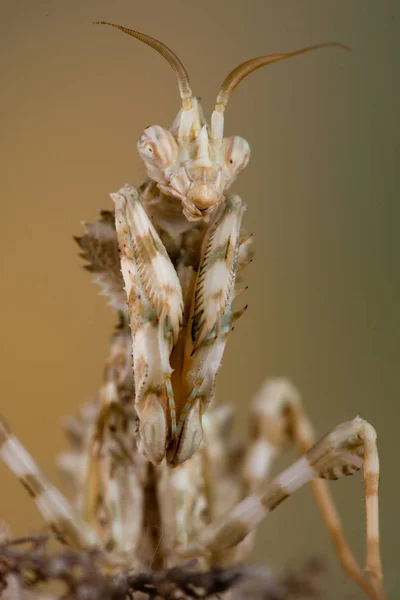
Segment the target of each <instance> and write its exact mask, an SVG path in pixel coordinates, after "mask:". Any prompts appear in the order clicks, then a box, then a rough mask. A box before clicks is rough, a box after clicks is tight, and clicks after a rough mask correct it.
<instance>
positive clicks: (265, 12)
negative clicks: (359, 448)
mask: <svg viewBox="0 0 400 600" xmlns="http://www.w3.org/2000/svg"><path fill="white" fill-rule="evenodd" d="M99 19H105V20H110V21H113V22H116V23H120V24H123V25H126V26H128V27H134V28H137V29H139V30H141V31H144V32H146V33H149V34H150V35H153V36H155V37H159V38H160V39H162V40H163V41H165V42H166V43H167V44H170V45H171V47H172V48H173V49H174V50H175V51H176V52H177V54H178V55H179V56H180V57H181V58H182V60H183V62H184V64H185V66H186V68H187V69H188V71H189V74H190V76H191V80H192V85H193V88H194V91H195V93H197V94H199V95H201V97H202V99H203V102H204V106H205V109H206V111H207V112H208V111H210V110H211V108H212V106H213V101H214V100H215V95H216V93H217V91H218V88H219V85H220V84H221V82H222V80H223V78H224V77H225V75H226V74H227V73H228V71H229V70H230V69H231V68H233V67H234V66H236V65H237V64H238V63H239V62H241V61H243V60H245V59H248V58H250V57H253V56H257V55H260V54H265V53H270V52H280V51H287V50H292V49H296V48H299V47H301V46H304V45H308V44H312V43H316V42H320V41H328V40H335V41H340V42H344V43H346V44H349V45H350V46H351V47H352V53H351V54H348V53H346V52H344V51H341V50H338V49H326V50H322V51H319V52H317V53H312V54H310V55H307V56H303V57H299V58H296V59H293V60H291V61H287V62H284V63H280V64H277V65H274V66H271V67H268V68H266V69H264V70H261V71H258V72H256V73H255V74H253V75H252V76H251V77H249V78H248V79H247V80H246V81H245V82H243V83H242V84H241V85H240V87H239V88H238V90H237V91H236V92H235V93H234V96H233V98H232V100H231V101H230V105H229V106H228V111H227V127H226V132H227V134H228V135H230V134H234V133H235V134H240V135H243V136H244V137H246V138H247V139H248V141H249V143H250V145H251V148H252V159H251V162H250V165H249V167H248V168H247V170H246V171H245V172H244V173H243V174H242V176H241V178H240V179H239V181H238V182H237V184H236V187H235V189H236V191H238V192H239V193H240V194H242V196H243V197H244V199H245V201H246V202H247V203H248V211H247V214H246V219H245V225H246V228H247V229H248V230H250V231H252V232H253V233H254V236H255V245H256V253H257V255H256V260H255V262H254V263H253V264H252V265H251V266H250V267H249V268H248V269H247V272H246V274H245V275H246V281H247V283H248V284H249V286H250V289H249V291H248V292H247V298H246V300H247V301H248V302H249V304H250V307H249V310H248V312H247V314H246V315H245V316H244V317H243V319H242V320H241V321H240V323H239V324H238V326H237V327H236V331H235V333H234V335H233V337H232V340H231V342H230V344H229V346H228V350H227V354H226V357H225V359H224V364H223V369H222V371H221V373H220V377H219V384H218V394H219V398H220V400H226V401H234V402H235V403H236V406H237V410H238V414H239V415H240V421H241V424H242V423H243V422H244V420H245V417H246V414H247V404H248V401H249V399H250V398H251V396H252V394H253V393H254V392H255V391H256V390H257V388H258V387H259V385H260V384H261V382H262V381H263V380H264V378H265V377H271V376H276V375H288V376H290V377H291V378H292V380H293V381H294V382H295V383H296V384H297V385H298V387H299V388H300V390H301V392H302V394H303V398H304V402H305V405H306V407H307V410H308V412H309V414H310V415H311V417H312V419H313V421H314V423H315V426H316V429H317V431H318V432H319V433H321V434H323V433H325V432H326V431H328V430H329V429H330V428H332V427H333V426H334V425H336V424H338V423H340V422H342V421H344V420H346V419H349V418H351V417H353V416H355V415H356V414H357V413H361V415H362V416H363V417H365V418H366V419H368V420H370V421H371V422H372V423H373V424H374V425H375V427H376V429H377V431H378V435H379V444H380V453H381V464H382V480H381V525H382V537H383V559H384V567H385V573H386V581H387V587H388V590H389V596H390V597H391V598H396V597H398V594H397V595H396V591H395V590H396V588H397V590H398V592H400V575H399V573H398V571H399V569H398V562H399V558H400V539H399V534H400V527H399V516H398V506H399V500H400V495H399V482H398V471H399V465H398V460H399V449H400V444H399V439H400V430H399V426H400V419H399V416H400V410H399V408H398V407H399V401H400V376H399V368H398V347H399V342H400V339H399V333H400V331H399V324H400V318H399V314H398V307H399V301H400V285H399V276H398V257H399V243H398V227H399V216H400V215H399V211H398V193H399V174H398V173H399V172H398V165H395V160H398V156H399V154H398V153H399V139H400V138H399V133H400V127H399V118H398V107H399V100H400V98H399V60H398V52H399V50H400V36H399V20H400V8H399V4H398V2H397V1H396V0H393V1H391V2H390V1H382V0H381V1H380V2H372V1H364V0H357V1H356V0H353V1H352V2H348V1H345V0H325V1H324V2H321V1H320V0H307V1H305V0H302V1H297V2H295V1H292V2H270V1H262V0H257V1H256V0H232V1H231V2H229V3H228V2H215V1H214V2H213V1H212V0H202V1H201V2H194V1H193V0H186V1H185V2H182V1H180V0H169V1H168V2H154V1H151V0H148V1H146V2H139V1H137V2H134V1H129V0H115V1H113V2H111V1H109V2H107V1H105V0H101V1H100V0H97V1H95V0H86V1H84V2H82V1H78V0H73V1H72V0H70V1H68V2H67V1H64V2H61V1H58V2H57V1H55V0H53V1H51V0H41V1H40V2H32V1H30V0H25V1H24V0H2V2H1V5H0V28H1V29H0V31H1V34H0V69H1V70H0V85H1V94H0V114H1V121H2V124H1V134H0V159H1V174H0V178H1V179H0V181H1V221H0V227H1V231H0V244H1V253H0V256H1V290H2V291H1V322H0V328H1V337H2V343H1V347H0V352H1V357H0V361H1V365H2V386H1V387H2V393H1V399H0V409H1V412H2V413H3V414H5V415H6V417H7V420H8V421H9V423H10V424H11V425H12V427H13V429H14V430H15V432H16V433H17V434H18V436H19V437H20V438H21V439H22V440H23V442H24V443H25V444H26V446H27V447H28V448H29V450H30V451H31V452H32V454H33V455H34V456H35V458H36V459H37V461H38V462H39V463H40V465H41V466H42V467H43V469H44V470H45V472H46V473H47V474H48V475H49V476H50V477H51V478H52V479H53V480H54V481H55V482H56V483H59V481H60V480H59V477H58V474H57V473H56V469H55V466H54V459H55V456H56V454H57V453H58V452H59V451H60V450H61V449H62V448H63V447H64V438H63V434H62V431H61V425H60V422H61V420H62V417H63V415H65V414H66V413H72V414H74V413H75V412H76V411H77V408H78V406H79V403H80V402H81V401H82V400H84V399H86V398H88V397H89V396H90V395H91V394H92V393H93V392H94V391H95V390H96V388H97V386H98V385H99V381H100V378H101V374H102V366H103V361H104V358H105V356H106V353H107V345H108V338H109V334H110V331H111V328H112V325H113V323H114V321H115V317H114V315H113V314H111V311H110V310H109V309H108V308H107V307H106V306H105V302H104V299H103V298H101V297H98V296H97V291H98V290H97V288H96V287H94V286H93V285H92V284H91V283H90V278H89V276H88V275H87V273H85V272H84V271H83V270H82V269H81V261H80V260H79V258H78V256H77V247H75V245H74V243H73V241H72V235H73V234H75V235H77V234H79V233H80V232H81V230H82V229H81V225H80V221H81V220H87V221H93V220H94V219H96V215H97V211H98V209H100V208H103V207H104V208H110V207H111V200H110V198H109V196H108V194H109V192H111V191H115V190H117V189H118V188H119V187H120V186H121V185H122V184H124V183H125V182H131V183H134V184H139V183H140V182H141V180H142V178H143V168H142V166H141V164H140V162H139V159H138V155H137V153H136V148H135V146H136V140H137V137H138V136H139V134H140V133H141V131H142V130H143V129H144V127H145V126H147V125H149V124H153V123H159V124H161V125H164V126H168V125H169V124H170V123H171V122H172V120H173V118H174V116H175V113H176V111H177V110H178V108H179V96H178V92H177V86H176V84H175V80H174V76H173V74H172V71H171V70H170V68H169V67H168V65H167V64H166V63H165V61H163V60H162V59H161V58H160V57H158V56H157V55H156V53H155V52H154V51H152V50H150V49H149V48H148V47H146V46H145V45H142V44H140V43H139V42H136V41H134V40H132V39H131V38H128V37H127V36H123V35H122V34H121V33H119V32H116V31H114V30H111V29H107V28H104V27H103V28H102V27H94V26H92V25H91V21H93V20H99ZM396 152H397V154H396ZM396 166H397V169H396ZM239 429H240V431H241V432H242V433H243V432H244V431H245V425H244V424H243V425H242V427H241V428H239ZM293 456H294V453H293V454H291V453H289V454H288V455H286V457H285V461H286V462H287V461H288V460H290V458H293ZM285 461H284V462H285ZM284 462H283V463H281V464H284ZM0 482H1V483H0V486H1V494H0V518H1V519H4V520H6V521H8V522H9V523H10V524H11V526H12V528H13V530H14V532H15V533H16V534H21V533H24V532H27V531H28V530H33V529H34V528H37V527H38V526H40V524H41V519H40V517H39V516H38V515H37V512H36V509H35V507H34V506H33V504H32V503H31V501H30V500H29V498H28V497H27V495H26V493H25V492H24V490H23V489H22V488H20V486H19V484H18V483H17V482H16V481H15V480H14V478H13V477H12V476H11V475H10V474H9V473H8V471H7V470H6V468H4V467H3V466H0ZM332 489H333V491H334V494H335V498H337V501H338V504H339V507H340V510H341V513H342V515H343V520H344V523H345V525H346V529H347V531H348V534H349V537H350V539H351V541H352V543H353V545H354V548H355V550H356V552H357V555H358V556H359V557H360V558H361V559H363V554H364V505H363V490H362V483H361V477H360V476H356V477H353V478H350V479H345V480H341V481H339V482H337V483H336V484H332ZM312 555H322V556H323V557H325V558H326V560H328V561H329V563H330V565H331V569H332V570H331V573H332V577H333V579H332V598H361V597H362V596H361V594H360V593H358V592H357V590H355V588H354V587H353V586H352V585H351V584H348V583H347V582H346V581H345V578H344V576H343V575H342V573H341V572H340V570H339V569H338V568H337V566H336V561H335V558H334V555H333V551H332V550H331V546H330V542H329V539H328V536H327V533H326V531H325V529H324V527H323V525H322V522H321V519H320V517H319V514H318V512H317V510H316V508H315V505H314V502H313V499H312V496H311V493H310V490H309V489H305V490H302V491H301V492H299V493H298V494H297V496H296V497H293V498H291V499H290V500H288V501H287V502H286V503H285V504H284V505H282V507H281V508H280V509H279V510H278V511H276V513H274V514H273V515H271V516H270V517H269V519H268V522H266V523H265V525H264V526H263V528H262V531H261V533H260V535H259V538H258V545H257V551H256V554H255V560H257V561H258V562H263V563H266V562H269V563H271V564H272V565H274V566H278V567H285V566H295V565H297V564H301V562H302V561H303V560H304V559H305V558H307V557H309V556H312Z"/></svg>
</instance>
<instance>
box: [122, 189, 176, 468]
mask: <svg viewBox="0 0 400 600" xmlns="http://www.w3.org/2000/svg"><path fill="white" fill-rule="evenodd" d="M111 197H112V199H113V200H114V202H115V222H116V229H117V235H118V244H119V249H120V253H121V270H122V275H123V278H124V282H125V291H126V295H127V307H128V312H129V318H130V325H131V333H132V346H133V369H134V378H135V407H136V410H137V413H138V416H139V419H140V429H139V433H140V438H141V443H142V445H143V451H144V453H145V454H146V455H147V457H148V458H149V459H150V460H151V461H152V462H153V463H155V464H159V463H160V462H161V461H162V459H163V458H164V456H165V450H166V447H167V444H168V442H169V440H170V439H173V438H174V437H175V436H176V408H175V401H174V395H173V391H172V385H171V374H172V369H171V366H170V363H169V357H170V354H171V351H172V349H173V347H174V345H175V344H176V342H177V339H178V335H179V330H180V326H181V322H182V315H183V301H182V290H181V286H180V282H179V278H178V275H177V273H176V271H175V269H174V267H173V265H172V262H171V260H170V258H169V256H168V254H167V252H166V250H165V248H164V245H163V244H162V242H161V240H160V237H159V235H158V233H157V232H156V230H155V228H154V226H153V224H152V223H151V221H150V219H149V217H148V216H147V214H146V212H145V210H144V208H143V206H142V204H141V202H140V199H139V194H138V192H137V190H136V189H135V188H133V187H131V186H125V187H124V188H122V189H121V190H119V192H118V193H116V194H111Z"/></svg>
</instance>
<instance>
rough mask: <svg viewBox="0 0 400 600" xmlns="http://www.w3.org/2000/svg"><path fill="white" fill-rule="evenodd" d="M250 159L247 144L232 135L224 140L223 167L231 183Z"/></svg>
mask: <svg viewBox="0 0 400 600" xmlns="http://www.w3.org/2000/svg"><path fill="white" fill-rule="evenodd" d="M249 159H250V146H249V144H248V142H247V141H246V140H245V139H244V138H242V137H240V136H238V135H234V136H232V137H229V138H225V140H224V166H225V170H226V171H227V173H228V175H229V181H230V182H232V181H233V180H234V179H236V177H237V176H238V175H239V173H240V171H242V170H243V169H244V168H245V167H246V166H247V164H248V162H249Z"/></svg>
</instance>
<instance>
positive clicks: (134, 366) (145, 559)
mask: <svg viewBox="0 0 400 600" xmlns="http://www.w3.org/2000/svg"><path fill="white" fill-rule="evenodd" d="M104 24H107V25H111V26H112V27H116V28H117V29H120V30H122V31H123V32H125V33H127V34H129V35H131V36H133V37H135V38H137V39H139V40H141V41H142V42H144V43H146V44H148V45H149V46H151V47H153V48H154V49H155V50H157V52H159V53H160V54H161V55H162V56H164V57H165V58H166V59H167V61H168V62H169V64H170V65H171V66H172V68H173V70H174V72H175V75H176V78H177V81H178V86H179V91H180V97H181V103H182V105H181V109H180V111H179V113H178V115H177V117H176V119H175V121H174V123H173V125H172V127H171V128H170V129H166V128H163V127H161V126H159V125H153V126H151V127H148V128H146V129H145V131H144V132H143V133H142V134H141V135H140V137H139V141H138V151H139V154H140V156H141V158H142V160H143V162H144V164H145V167H146V171H147V175H148V179H147V180H146V181H145V182H144V183H143V184H142V185H141V186H140V187H139V188H138V189H136V188H134V187H133V186H130V185H125V186H123V187H122V188H121V189H120V190H119V191H118V192H116V193H114V194H111V197H112V199H113V201H114V205H115V210H114V211H104V212H102V213H101V219H100V220H99V221H98V222H97V223H95V224H94V225H86V229H85V233H84V235H83V236H82V237H80V238H77V241H78V243H79V245H80V248H81V250H82V256H83V257H84V258H85V260H86V261H87V263H88V264H87V267H86V268H87V269H88V270H89V271H91V272H92V273H93V274H94V279H95V281H96V282H97V283H98V284H100V285H101V288H102V293H103V294H104V295H105V296H106V297H107V298H108V299H109V301H110V304H111V306H112V307H113V308H114V309H115V310H116V311H117V312H118V314H119V318H120V323H119V326H118V328H117V330H116V332H115V333H114V335H113V338H112V341H111V347H110V354H109V357H108V359H107V361H106V366H105V370H104V377H103V383H102V386H101V387H100V390H99V392H98V394H97V396H96V398H95V399H94V400H93V402H91V403H89V404H87V405H85V406H84V407H83V409H82V411H81V414H80V416H79V418H78V419H70V420H69V422H68V423H67V433H68V437H69V440H70V442H71V445H72V449H71V451H70V452H68V453H66V454H64V455H63V456H62V457H61V459H60V466H61V467H62V469H63V471H64V473H65V474H66V475H67V476H68V480H69V483H70V484H72V489H73V492H74V498H75V500H74V503H70V502H69V501H68V500H67V499H66V498H65V497H64V496H63V495H62V494H61V493H60V492H58V491H57V490H56V489H55V488H54V487H53V486H52V485H51V484H50V483H49V482H48V481H47V479H46V478H45V477H44V475H43V474H42V473H41V471H40V470H39V468H38V467H37V465H36V464H35V462H34V461H33V459H32V457H31V456H30V455H29V454H28V453H27V451H26V450H25V449H24V448H23V446H22V445H21V444H20V442H19V441H18V439H17V438H16V437H15V435H14V434H13V433H12V432H11V431H10V430H9V429H8V428H7V426H6V425H5V424H4V422H3V421H0V458H1V459H2V460H3V461H4V462H5V463H6V464H7V465H8V467H9V468H10V469H11V470H12V471H13V472H14V473H15V475H16V476H17V477H18V478H19V479H20V481H21V483H22V484H23V485H24V487H25V488H26V489H27V490H28V492H29V493H30V495H31V496H32V497H33V499H34V501H35V502H36V505H37V507H38V509H39V511H40V512H41V514H42V515H43V517H44V519H45V521H46V522H47V523H48V524H49V525H50V526H51V528H52V529H53V530H54V531H55V532H56V534H57V535H58V537H59V538H60V540H61V541H63V542H64V543H66V544H68V545H69V546H71V547H74V548H93V547H101V548H102V549H104V550H105V551H106V552H107V556H108V557H109V563H110V567H112V566H114V568H116V569H117V568H120V566H121V565H125V566H129V567H130V568H132V569H147V568H154V569H158V568H166V567H170V566H172V565H174V564H177V563H179V562H181V561H184V560H187V559H188V558H191V557H196V558H198V559H199V560H201V561H203V563H204V566H205V567H210V566H212V565H216V564H227V563H234V562H237V561H242V560H244V559H245V558H246V556H248V554H249V552H250V551H251V549H252V545H253V540H254V531H255V529H256V527H257V525H258V524H259V523H260V522H261V521H262V520H263V519H265V517H266V516H267V515H268V514H269V513H270V512H271V511H272V510H274V509H275V508H276V507H277V506H279V504H280V503H281V502H283V501H284V500H285V499H286V498H288V497H289V496H291V495H292V494H293V492H295V491H296V490H297V489H299V488H300V487H302V486H303V485H304V484H306V483H308V482H311V484H312V486H313V489H314V492H315V497H316V499H317V502H318V504H319V506H320V509H321V512H322V515H323V518H324V520H325V522H326V525H327V527H328V531H329V534H330V536H331V538H332V541H333V543H334V546H335V548H336V551H337V553H338V556H339V560H340V562H341V564H342V566H343V569H344V571H345V572H346V573H347V574H348V575H349V576H350V577H351V578H352V579H353V580H354V581H355V582H356V583H357V584H358V585H359V586H360V588H361V589H362V590H364V592H365V593H366V594H367V595H368V596H369V597H370V598H371V599H374V600H383V599H384V598H385V592H384V588H383V580H382V568H381V561H380V549H379V521H378V486H379V460H378V452H377V447H376V434H375V431H374V429H373V427H372V426H371V425H369V424H368V423H367V422H366V421H364V420H363V419H361V418H360V417H356V418H355V419H353V420H352V421H349V422H347V423H343V424H342V425H339V426H338V427H336V428H335V429H334V430H333V431H332V432H331V433H329V434H328V435H326V436H325V437H324V438H322V439H321V440H320V441H318V442H316V441H315V438H314V434H313V431H312V427H311V424H310V422H309V421H308V419H307V417H306V415H305V413H304V410H303V408H302V404H301V401H300V397H299V394H298V392H297V391H296V389H295V388H294V387H293V385H292V384H291V383H290V382H288V381H287V380H274V381H270V382H267V383H266V384H265V385H264V386H263V387H262V388H261V390H260V392H259V393H258V395H257V397H256V398H255V399H254V401H253V403H252V404H251V413H250V418H251V435H250V439H249V441H248V443H246V444H244V443H238V441H237V440H236V439H235V438H234V436H232V435H231V423H232V417H233V409H232V407H229V406H227V405H219V406H215V405H214V402H213V401H214V390H215V381H216V376H217V373H218V370H219V367H220V364H221V359H222V356H223V353H224V349H225V346H226V342H227V339H228V336H229V333H230V332H231V330H232V324H233V322H234V321H235V320H236V319H237V318H238V317H240V315H241V314H242V313H243V312H244V309H241V310H238V311H234V310H233V307H232V305H233V301H234V298H235V296H237V295H238V294H239V291H238V290H237V285H236V284H237V282H236V277H237V273H238V271H239V270H240V269H242V268H243V267H244V266H245V265H246V264H247V263H248V262H249V261H250V260H251V256H252V247H251V244H252V240H251V238H250V237H249V236H246V234H244V233H243V232H242V229H241V227H242V217H243V213H244V211H245V208H246V207H245V204H244V203H243V201H242V200H241V198H239V196H237V195H234V194H231V193H230V191H229V188H230V186H231V185H232V183H233V182H234V180H235V179H236V177H237V176H238V175H239V174H240V172H241V171H242V170H243V169H244V168H245V167H246V165H247V163H248V160H249V157H250V148H249V145H248V143H247V142H246V141H245V140H244V139H243V138H241V137H239V136H234V137H230V138H225V137H224V112H225V109H226V106H227V102H228V100H229V98H230V96H231V94H232V92H233V91H234V89H235V88H236V86H237V85H238V84H239V83H240V81H241V80H242V79H243V78H244V77H246V76H247V75H248V74H249V73H251V72H252V71H254V70H255V69H258V68H260V67H262V66H265V65H269V64H272V63H274V62H277V61H280V60H284V59H287V58H290V57H294V56H296V55H298V54H302V53H305V52H309V51H311V50H316V49H319V48H322V47H325V46H340V44H334V43H328V44H318V45H315V46H310V47H307V48H303V49H301V50H298V51H295V52H289V53H285V54H275V55H270V56H263V57H258V58H255V59H251V60H248V61H246V62H244V63H243V64H241V65H239V66H238V67H236V68H235V69H233V70H232V71H231V73H230V74H229V75H228V76H227V77H226V78H225V80H224V82H223V84H222V86H221V89H220V91H219V93H218V96H217V100H216V104H215V109H214V111H213V113H212V116H211V125H210V126H208V124H207V123H206V120H205V118H204V114H203V111H202V108H201V105H200V103H199V101H198V99H197V98H196V97H195V96H193V94H192V91H191V86H190V83H189V77H188V75H187V72H186V70H185V68H184V67H183V64H182V63H181V61H180V60H179V59H178V57H177V56H176V55H175V54H174V53H173V52H172V51H171V50H170V49H169V48H168V47H167V46H165V45H164V44H162V43H161V42H160V41H158V40H156V39H154V38H151V37H149V36H147V35H145V34H142V33H139V32H137V31H134V30H131V29H127V28H125V27H122V26H119V25H114V24H111V23H104ZM288 444H295V445H296V446H297V448H298V450H299V452H300V454H301V457H300V458H299V459H298V460H297V461H296V462H295V463H294V464H292V465H291V466H290V467H289V468H288V469H286V470H285V471H283V472H282V473H281V474H280V475H278V476H277V477H275V478H274V479H272V481H270V482H268V478H269V473H270V469H271V465H272V462H273V459H274V458H275V456H276V455H277V454H278V452H279V451H280V449H281V448H282V447H285V446H287V445H288ZM361 468H363V473H364V489H365V505H366V523H367V535H366V538H367V544H366V547H367V558H366V569H365V571H364V570H362V569H361V568H360V567H359V565H358V562H357V560H356V559H355V557H354V556H353V554H352V552H351V550H350V548H349V546H348V543H347V541H346V538H345V536H344V533H343V530H342V527H341V523H340V519H339V516H338V514H337V512H336V509H335V507H334V504H333V501H332V499H331V496H330V493H329V490H328V487H327V485H326V482H325V481H324V479H326V480H331V479H338V478H340V477H342V476H345V475H351V474H352V473H354V472H356V471H358V470H360V469H361Z"/></svg>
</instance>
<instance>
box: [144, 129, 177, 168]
mask: <svg viewBox="0 0 400 600" xmlns="http://www.w3.org/2000/svg"><path fill="white" fill-rule="evenodd" d="M137 148H138V151H139V154H140V157H141V158H142V160H143V161H144V162H145V163H146V164H148V163H150V164H151V165H153V166H155V167H160V168H166V167H169V166H171V165H172V164H173V163H174V162H175V161H176V159H177V157H178V144H177V143H176V141H175V138H174V136H173V135H172V133H171V132H170V131H168V129H164V128H163V127H160V125H152V126H151V127H147V128H146V129H145V130H144V131H143V133H142V135H141V136H140V138H139V141H138V145H137Z"/></svg>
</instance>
